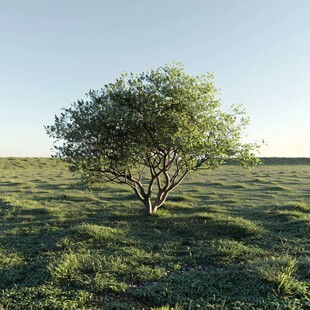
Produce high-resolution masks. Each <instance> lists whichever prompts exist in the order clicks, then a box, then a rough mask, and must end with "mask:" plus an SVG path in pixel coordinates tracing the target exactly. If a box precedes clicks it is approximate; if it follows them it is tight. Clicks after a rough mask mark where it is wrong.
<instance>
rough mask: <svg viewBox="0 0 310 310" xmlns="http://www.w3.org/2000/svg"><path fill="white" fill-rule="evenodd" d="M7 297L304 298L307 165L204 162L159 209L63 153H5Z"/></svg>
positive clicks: (115, 305)
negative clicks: (90, 176)
mask: <svg viewBox="0 0 310 310" xmlns="http://www.w3.org/2000/svg"><path fill="white" fill-rule="evenodd" d="M0 171H1V174H0V279H1V281H0V309H143V308H144V309H156V310H159V309H162V310H164V309H171V310H172V309H178V310H180V309H199V308H200V309H278V310H279V309H307V307H309V303H310V300H309V298H310V297H309V293H308V292H309V287H310V272H309V270H310V242H309V233H310V224H309V223H310V209H309V206H310V195H309V183H310V165H296V164H294V165H290V164H288V163H287V162H286V164H282V165H275V163H272V165H266V166H260V167H258V168H256V169H254V170H252V171H251V172H248V171H244V170H240V169H238V168H237V167H234V166H225V167H223V168H221V169H220V170H218V171H212V172H211V173H209V174H206V173H204V172H199V173H196V174H195V175H192V176H191V177H189V178H188V179H187V180H186V181H185V182H184V184H182V185H181V186H180V187H178V188H177V190H176V191H175V192H173V193H172V194H171V196H170V197H169V199H168V200H167V202H166V203H165V204H164V205H163V206H162V207H161V208H160V209H159V211H158V214H156V215H155V216H152V217H150V218H144V217H143V215H142V214H143V206H141V204H140V203H139V201H138V200H137V199H135V197H134V195H133V193H132V192H131V191H130V189H129V188H126V187H123V186H121V185H112V184H104V185H102V184H97V185H95V186H93V187H92V188H88V187H87V186H86V185H85V184H83V183H82V182H80V180H79V176H78V175H72V174H71V173H70V172H69V170H68V169H67V167H66V164H64V163H63V162H61V161H59V160H56V159H35V158H24V159H15V158H2V159H0Z"/></svg>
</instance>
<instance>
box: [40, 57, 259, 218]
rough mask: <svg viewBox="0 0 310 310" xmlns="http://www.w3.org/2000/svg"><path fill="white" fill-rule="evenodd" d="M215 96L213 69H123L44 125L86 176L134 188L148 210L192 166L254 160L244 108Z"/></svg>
mask: <svg viewBox="0 0 310 310" xmlns="http://www.w3.org/2000/svg"><path fill="white" fill-rule="evenodd" d="M217 95H218V91H217V89H216V88H215V86H214V82H213V76H212V75H210V74H208V75H201V76H191V75H189V74H186V73H185V72H184V68H183V65H182V64H180V63H177V62H174V63H172V64H169V65H165V66H163V67H160V68H159V69H157V70H150V71H147V72H142V73H141V74H139V75H135V74H132V73H131V74H126V73H123V74H121V76H120V77H119V78H118V79H116V81H115V82H114V83H111V84H108V85H105V86H104V88H103V89H101V90H100V91H94V90H91V91H90V92H89V93H88V94H87V100H78V101H77V102H76V103H74V104H72V105H71V107H70V108H67V109H64V112H62V113H61V114H60V116H55V124H54V125H51V126H47V127H46V130H47V133H48V134H49V135H50V136H51V137H52V138H54V139H56V141H55V148H56V150H57V156H59V157H63V158H66V159H67V160H68V161H69V162H70V163H71V164H72V166H73V167H74V169H75V170H77V171H79V172H81V173H82V174H83V175H84V177H86V178H87V179H88V180H95V181H105V182H106V181H108V182H117V183H123V184H126V185H128V186H130V187H131V188H132V190H133V191H134V193H135V194H136V196H137V198H138V199H139V200H140V201H141V202H142V203H143V205H144V214H145V215H151V214H153V213H155V212H156V211H157V209H158V208H159V207H160V206H161V205H162V204H163V203H164V202H165V200H166V198H167V196H168V194H169V193H170V192H171V191H172V190H173V189H174V188H176V187H177V186H178V185H179V184H180V183H181V182H182V181H183V180H184V178H185V177H186V176H187V175H188V174H189V173H190V172H191V171H194V170H197V169H198V168H200V167H204V168H205V169H206V170H210V169H215V168H218V167H219V166H220V165H221V164H224V163H226V162H227V161H229V160H234V161H235V162H236V163H238V164H240V165H241V166H243V167H249V166H251V165H254V164H256V163H257V159H256V158H255V156H254V150H255V149H256V147H257V145H256V144H249V143H242V141H241V139H242V133H243V131H244V128H245V126H246V125H247V124H248V118H247V117H246V116H245V114H244V111H243V110H242V109H241V108H240V107H233V109H232V111H231V112H229V113H228V112H223V111H221V109H220V108H221V105H220V100H219V99H218V98H217Z"/></svg>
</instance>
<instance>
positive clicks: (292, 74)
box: [0, 0, 310, 157]
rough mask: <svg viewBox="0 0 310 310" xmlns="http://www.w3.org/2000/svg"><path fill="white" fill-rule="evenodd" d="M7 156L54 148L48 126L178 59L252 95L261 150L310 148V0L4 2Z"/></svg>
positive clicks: (240, 95) (301, 153)
mask: <svg viewBox="0 0 310 310" xmlns="http://www.w3.org/2000/svg"><path fill="white" fill-rule="evenodd" d="M0 42H1V45H0V133H1V134H0V156H2V157H3V156H44V157H45V156H50V155H51V147H52V142H53V141H52V140H51V139H50V138H49V137H48V136H47V135H46V133H45V130H44V128H43V126H44V125H48V124H52V123H53V119H54V115H55V114H59V113H60V109H61V108H62V107H69V106H70V104H71V103H73V102H74V101H76V100H77V99H84V98H85V93H86V92H88V91H89V89H100V88H101V87H102V86H103V85H104V84H106V83H109V82H113V81H114V80H115V78H117V77H118V75H119V74H120V73H121V72H123V71H128V72H135V73H139V72H141V71H145V70H148V69H152V68H154V69H155V68H158V67H160V66H161V65H163V64H165V63H169V62H171V61H172V60H178V61H181V62H182V63H183V64H184V67H185V70H186V72H188V73H190V74H193V75H197V74H202V73H207V72H213V73H214V75H215V81H216V86H217V87H218V88H220V89H221V99H222V105H223V109H225V110H226V109H228V108H229V106H230V105H231V104H233V103H237V102H242V103H243V104H244V107H245V108H246V110H247V114H248V115H249V116H250V120H251V121H250V126H249V127H248V130H247V133H248V140H250V141H255V140H261V139H264V140H266V142H267V144H268V146H264V147H262V149H261V154H260V155H261V156H284V157H310V120H309V118H310V1H309V0H156V1H155V0H152V1H151V0H150V1H148V0H131V1H126V0H114V1H111V0H109V1H108V0H101V1H100V0H83V1H82V0H62V1H61V0H27V1H24V0H0Z"/></svg>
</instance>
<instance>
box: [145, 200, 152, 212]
mask: <svg viewBox="0 0 310 310" xmlns="http://www.w3.org/2000/svg"><path fill="white" fill-rule="evenodd" d="M152 214H153V206H152V202H151V199H150V198H146V199H145V200H144V215H145V216H150V215H152Z"/></svg>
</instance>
